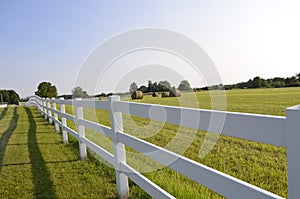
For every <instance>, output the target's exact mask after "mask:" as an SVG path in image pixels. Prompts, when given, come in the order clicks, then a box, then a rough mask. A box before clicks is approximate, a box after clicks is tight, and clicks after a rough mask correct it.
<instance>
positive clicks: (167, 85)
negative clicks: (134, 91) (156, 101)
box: [157, 80, 171, 91]
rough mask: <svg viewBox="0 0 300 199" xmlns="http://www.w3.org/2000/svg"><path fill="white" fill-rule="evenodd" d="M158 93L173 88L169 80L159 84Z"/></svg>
mask: <svg viewBox="0 0 300 199" xmlns="http://www.w3.org/2000/svg"><path fill="white" fill-rule="evenodd" d="M157 87H158V91H169V90H170V88H171V84H170V82H168V81H167V80H165V81H160V82H158V85H157Z"/></svg>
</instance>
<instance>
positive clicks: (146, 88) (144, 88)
mask: <svg viewBox="0 0 300 199" xmlns="http://www.w3.org/2000/svg"><path fill="white" fill-rule="evenodd" d="M138 90H140V91H142V92H143V93H147V92H148V87H146V86H144V85H143V86H140V87H139V89H138Z"/></svg>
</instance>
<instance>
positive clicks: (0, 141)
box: [0, 107, 19, 171]
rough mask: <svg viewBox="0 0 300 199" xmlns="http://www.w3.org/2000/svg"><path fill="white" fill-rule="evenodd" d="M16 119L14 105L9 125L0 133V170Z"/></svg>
mask: <svg viewBox="0 0 300 199" xmlns="http://www.w3.org/2000/svg"><path fill="white" fill-rule="evenodd" d="M6 111H7V110H6ZM3 112H4V111H3ZM3 112H2V113H3ZM5 113H6V112H5ZM1 115H2V114H1ZM3 115H5V114H3ZM18 120H19V114H17V108H16V107H15V108H14V113H13V117H12V119H11V121H10V123H9V126H8V128H7V129H6V130H5V131H4V133H3V134H2V136H1V138H0V171H1V169H2V164H3V157H4V153H5V150H6V147H7V145H8V142H9V139H10V137H11V135H12V133H13V132H14V130H15V129H16V127H17V123H18Z"/></svg>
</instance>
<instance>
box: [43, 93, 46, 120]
mask: <svg viewBox="0 0 300 199" xmlns="http://www.w3.org/2000/svg"><path fill="white" fill-rule="evenodd" d="M43 106H44V109H43V113H44V118H45V119H47V108H46V106H47V104H46V99H45V98H43Z"/></svg>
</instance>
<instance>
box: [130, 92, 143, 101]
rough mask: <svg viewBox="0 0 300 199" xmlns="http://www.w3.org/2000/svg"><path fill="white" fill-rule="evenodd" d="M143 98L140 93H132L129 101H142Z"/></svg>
mask: <svg viewBox="0 0 300 199" xmlns="http://www.w3.org/2000/svg"><path fill="white" fill-rule="evenodd" d="M143 97H144V94H143V92H142V91H134V92H133V93H132V94H131V99H133V100H134V99H143Z"/></svg>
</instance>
